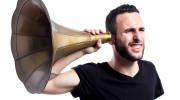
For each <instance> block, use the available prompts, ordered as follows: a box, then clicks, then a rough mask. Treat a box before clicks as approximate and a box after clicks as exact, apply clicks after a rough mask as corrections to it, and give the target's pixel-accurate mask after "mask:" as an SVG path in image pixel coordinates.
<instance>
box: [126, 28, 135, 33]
mask: <svg viewBox="0 0 180 100" xmlns="http://www.w3.org/2000/svg"><path fill="white" fill-rule="evenodd" d="M129 32H134V29H133V28H129V29H126V30H125V33H129Z"/></svg>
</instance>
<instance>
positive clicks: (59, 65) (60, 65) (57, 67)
mask: <svg viewBox="0 0 180 100" xmlns="http://www.w3.org/2000/svg"><path fill="white" fill-rule="evenodd" d="M83 55H85V53H84V52H83V51H82V50H81V51H77V52H75V53H72V54H70V55H68V56H66V57H63V58H61V59H59V60H58V61H57V62H56V63H55V64H54V65H53V66H52V71H51V72H52V73H55V74H60V73H61V71H62V70H63V69H64V68H65V67H66V66H68V65H69V64H70V63H71V62H73V61H75V60H77V59H78V58H80V57H82V56H83Z"/></svg>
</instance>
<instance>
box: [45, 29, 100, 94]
mask: <svg viewBox="0 0 180 100" xmlns="http://www.w3.org/2000/svg"><path fill="white" fill-rule="evenodd" d="M85 31H86V32H89V33H91V34H93V35H96V34H99V33H101V32H102V30H87V29H86V30H85ZM100 47H101V40H98V41H97V45H96V47H88V48H85V49H83V50H80V51H77V52H75V53H72V54H70V55H68V56H66V57H64V58H62V59H60V60H58V61H57V62H56V63H55V64H54V65H53V66H52V71H51V72H52V73H55V74H57V76H56V77H55V78H53V79H51V80H49V81H48V83H47V85H46V87H45V89H44V90H43V93H46V94H63V93H67V92H71V91H72V90H73V89H74V88H75V87H76V86H78V85H79V82H80V79H79V76H78V75H77V73H76V72H75V70H74V69H71V70H69V71H67V72H64V73H61V72H62V70H63V69H64V68H65V67H66V66H68V65H69V64H70V63H71V62H73V61H75V60H77V59H78V58H80V57H82V56H83V55H86V54H90V53H93V52H96V51H97V50H98V49H99V48H100Z"/></svg>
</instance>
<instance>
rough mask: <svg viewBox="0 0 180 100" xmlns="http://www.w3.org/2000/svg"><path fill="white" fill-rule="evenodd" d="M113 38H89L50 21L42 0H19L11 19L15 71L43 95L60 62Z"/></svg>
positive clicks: (90, 36) (100, 36)
mask: <svg viewBox="0 0 180 100" xmlns="http://www.w3.org/2000/svg"><path fill="white" fill-rule="evenodd" d="M98 39H101V40H102V42H103V43H105V42H107V41H109V40H110V39H111V35H110V34H109V33H104V34H100V35H95V36H93V35H90V34H88V33H86V32H80V31H76V30H73V29H69V28H66V27H63V26H61V25H58V24H56V23H55V22H53V21H51V20H50V18H49V15H48V11H47V9H46V7H45V5H44V4H43V2H42V1H41V0H18V3H17V7H16V10H15V12H14V14H13V17H12V37H11V49H12V53H13V57H14V60H15V66H16V72H17V75H18V77H19V79H20V80H21V81H22V82H23V83H24V85H25V87H26V89H27V90H28V91H29V92H31V93H41V92H42V90H43V89H44V88H45V86H46V84H47V82H48V80H49V77H50V73H51V66H52V64H54V63H55V62H56V61H57V60H58V59H60V58H62V57H65V56H67V55H69V54H71V53H72V52H75V51H78V50H80V49H83V48H86V47H89V46H92V45H95V43H96V41H97V40H98Z"/></svg>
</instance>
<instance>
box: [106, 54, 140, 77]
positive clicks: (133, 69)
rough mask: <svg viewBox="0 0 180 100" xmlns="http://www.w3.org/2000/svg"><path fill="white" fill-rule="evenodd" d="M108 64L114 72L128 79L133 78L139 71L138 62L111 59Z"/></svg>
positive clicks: (121, 58)
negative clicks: (128, 77)
mask: <svg viewBox="0 0 180 100" xmlns="http://www.w3.org/2000/svg"><path fill="white" fill-rule="evenodd" d="M108 63H109V65H110V66H111V67H112V68H113V69H114V70H116V71H118V72H120V73H121V74H124V75H127V76H130V77H134V76H135V75H136V74H137V73H138V71H139V65H138V61H134V62H132V61H129V60H127V59H125V58H123V57H120V58H118V59H117V58H115V57H113V58H112V59H111V61H109V62H108Z"/></svg>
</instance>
